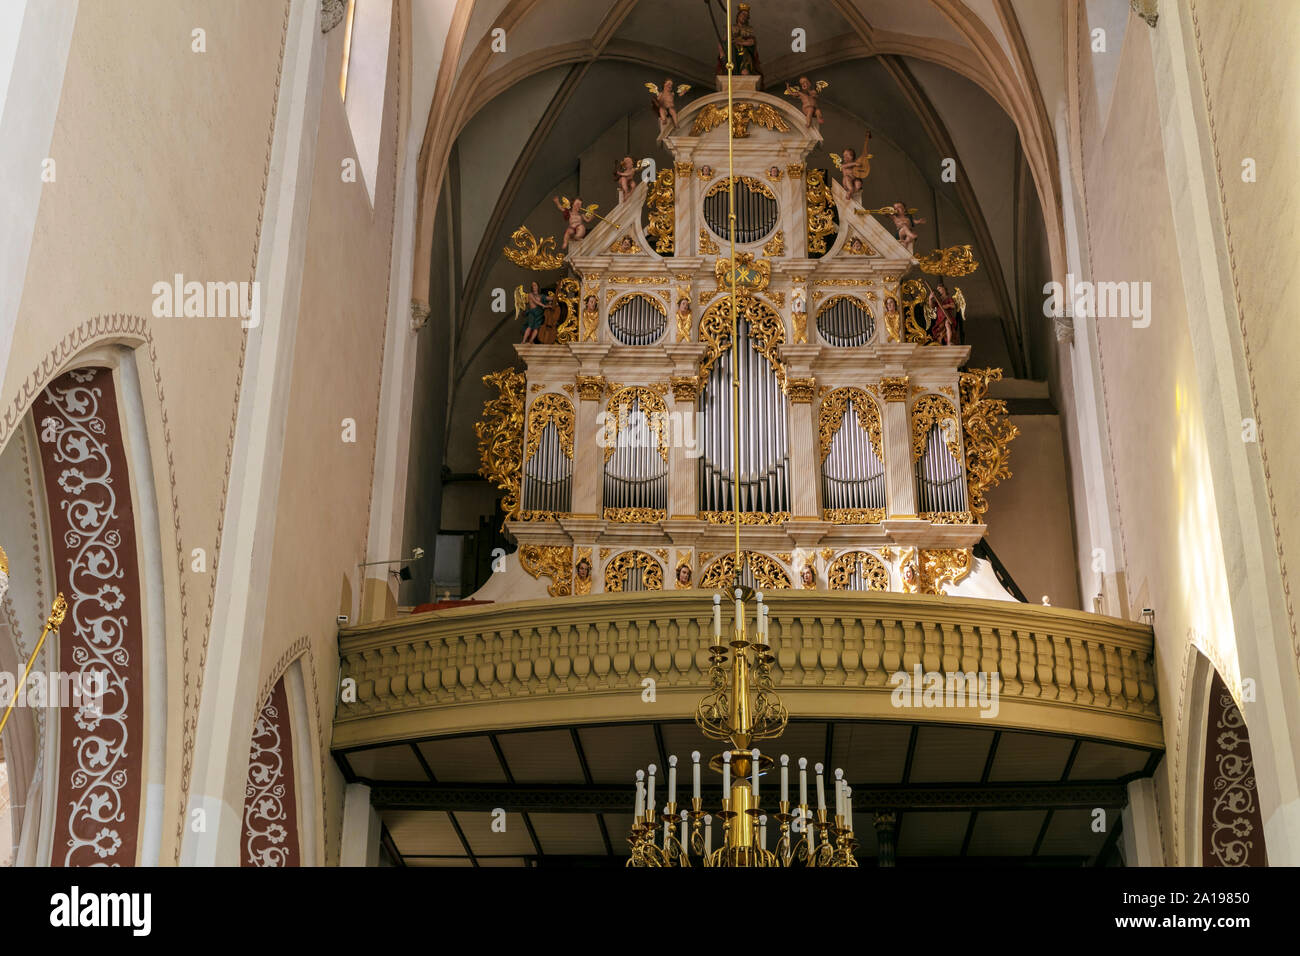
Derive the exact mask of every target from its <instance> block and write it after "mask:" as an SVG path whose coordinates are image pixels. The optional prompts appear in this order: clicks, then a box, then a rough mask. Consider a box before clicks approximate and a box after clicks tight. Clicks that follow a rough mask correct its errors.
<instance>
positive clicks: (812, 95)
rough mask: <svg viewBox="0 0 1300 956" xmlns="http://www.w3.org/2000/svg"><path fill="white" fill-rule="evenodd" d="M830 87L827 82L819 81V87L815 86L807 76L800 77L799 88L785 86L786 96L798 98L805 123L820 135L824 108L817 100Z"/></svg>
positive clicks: (789, 85) (788, 84)
mask: <svg viewBox="0 0 1300 956" xmlns="http://www.w3.org/2000/svg"><path fill="white" fill-rule="evenodd" d="M828 86H830V84H829V83H827V82H826V81H825V80H818V81H817V85H816V86H814V85H813V83H812V81H811V80H809V79H808V77H806V76H801V77H799V85H798V86H794V85H792V84H790V83H787V84H786V85H785V95H786V96H794V97H797V98H798V100H799V105H800V107H801V108H802V109H803V118H804V122H805V123H807V124H808V128H809V129H812V130H817V131H818V132H819V133H820V131H821V125H822V108H821V107H820V106H818V105H817V98H818V97H819V96H820V95H821V92H822V90H824V89H826V87H828ZM813 124H816V125H813Z"/></svg>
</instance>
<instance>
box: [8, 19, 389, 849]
mask: <svg viewBox="0 0 1300 956" xmlns="http://www.w3.org/2000/svg"><path fill="white" fill-rule="evenodd" d="M287 24H288V18H287V4H286V3H282V2H276V3H271V2H252V0H249V2H242V3H232V4H222V5H217V6H209V7H208V8H206V9H204V10H203V11H202V13H201V15H196V13H195V10H194V8H192V7H188V6H187V5H182V4H174V3H170V2H167V0H141V2H138V3H133V4H129V5H118V4H113V5H109V4H97V3H83V4H81V5H80V7H79V11H78V15H77V21H76V25H75V29H74V34H73V40H72V48H71V51H70V54H69V58H68V68H67V73H66V76H65V78H64V83H63V92H62V99H61V102H60V104H59V110H58V115H57V119H56V123H55V128H54V136H53V141H52V145H51V148H50V154H51V157H52V158H54V159H55V161H56V164H57V166H56V170H57V180H56V181H55V182H54V183H48V184H46V185H45V186H44V188H43V193H42V197H41V203H40V208H39V213H38V218H37V223H36V229H35V235H34V239H33V243H32V248H31V254H30V258H29V261H28V268H27V277H26V284H25V287H24V289H23V294H22V301H21V307H20V313H19V321H18V325H17V329H16V331H15V335H14V339H13V345H12V349H11V350H10V353H9V355H8V359H7V365H6V367H5V378H4V384H3V392H2V394H0V408H2V409H6V410H8V409H14V410H16V411H17V410H25V408H26V407H27V406H28V405H29V404H30V398H31V395H32V394H34V392H37V391H39V389H40V387H42V386H43V385H44V383H45V382H46V381H48V380H49V378H51V377H52V376H53V374H55V373H56V372H57V371H58V369H59V368H62V367H64V366H65V365H66V364H68V363H72V362H75V361H76V359H75V356H76V354H77V353H78V352H79V351H81V350H82V349H83V348H84V347H85V346H86V345H87V344H90V343H89V342H88V341H87V338H88V335H89V338H90V340H91V341H93V340H94V337H95V336H94V335H93V334H90V332H89V330H90V329H91V328H93V329H94V330H97V331H98V332H99V333H100V334H101V337H102V338H104V339H106V340H117V339H121V337H120V336H115V335H113V334H112V332H111V331H105V329H111V327H112V323H111V322H101V323H100V324H99V325H93V323H92V320H94V319H96V317H104V316H115V315H122V316H138V317H143V318H144V320H145V324H146V327H147V333H146V337H147V341H145V342H143V343H141V341H140V337H135V338H126V339H124V340H123V341H124V344H126V345H128V346H133V347H134V346H139V348H138V352H137V354H138V356H139V358H138V360H139V361H140V362H141V364H142V386H143V389H144V392H145V394H144V395H143V400H144V404H145V408H146V418H147V419H148V427H149V436H148V438H149V443H150V455H151V457H152V459H153V461H154V472H155V475H154V478H155V482H156V484H157V487H158V499H159V500H158V508H159V511H160V518H161V527H162V540H161V541H159V542H157V543H156V545H155V547H157V548H161V550H162V552H163V566H164V569H165V574H166V577H167V581H166V586H167V591H168V593H167V596H166V601H167V610H168V617H167V637H166V639H167V653H168V661H169V665H171V669H172V678H171V681H170V686H169V687H168V689H167V693H168V717H169V724H170V726H169V728H168V738H167V751H166V761H167V782H166V783H167V786H166V796H165V800H164V804H163V812H164V813H165V815H166V819H165V821H164V824H163V847H162V854H161V855H162V861H163V862H164V863H170V862H172V860H173V859H175V858H177V856H178V854H179V843H178V838H179V833H180V828H181V825H182V821H183V819H184V804H185V799H186V796H185V793H184V788H183V782H182V767H183V765H184V764H185V763H186V762H187V761H188V759H189V756H188V755H189V753H190V750H191V747H192V745H193V739H192V735H193V723H194V720H195V718H196V715H197V712H198V702H199V697H200V685H201V668H202V666H203V663H204V660H205V652H206V648H207V644H208V637H207V633H206V632H207V623H208V621H209V620H210V618H211V605H212V593H213V585H214V579H215V567H216V564H217V562H218V561H219V560H220V559H221V558H222V557H224V556H223V555H221V553H220V547H221V538H220V536H221V520H222V514H223V509H224V504H225V493H226V486H227V475H228V471H229V468H230V463H231V456H232V443H233V435H234V419H235V416H236V414H237V413H240V412H241V410H240V409H239V408H238V397H239V387H240V381H241V375H242V369H243V367H244V361H245V358H246V356H245V354H244V341H245V334H244V332H243V330H242V329H241V327H240V322H239V319H238V318H155V317H154V316H153V314H152V304H153V300H154V294H153V291H152V286H153V284H154V283H155V282H159V281H166V282H170V281H171V279H172V276H173V275H174V274H175V273H182V274H183V275H184V276H185V279H186V280H198V281H200V282H206V281H221V282H225V281H236V282H238V281H245V282H248V281H251V280H252V279H253V271H254V267H255V263H256V261H257V256H258V253H259V242H260V239H261V227H262V223H263V217H264V215H265V212H266V204H267V202H268V197H267V196H266V195H265V194H264V193H265V190H266V183H267V178H268V163H269V159H270V155H269V154H270V142H271V136H272V130H273V122H276V121H280V122H283V121H284V120H285V117H283V116H281V117H278V118H277V117H275V115H274V110H275V106H276V98H277V91H278V85H279V80H280V77H279V72H280V68H281V56H282V52H283V50H282V42H283V41H284V38H285V30H286V27H287ZM394 24H395V27H394V31H395V32H394V41H393V42H392V43H391V44H390V54H389V80H388V83H389V90H388V96H387V102H386V107H385V113H384V119H383V123H382V144H381V149H380V166H379V174H378V184H377V189H376V200H375V208H374V209H373V210H372V209H371V206H370V203H369V200H368V197H367V195H366V190H365V187H364V185H363V184H362V183H361V182H360V180H359V179H358V181H357V182H355V183H344V182H342V180H341V176H340V162H341V160H342V159H343V158H344V157H346V156H350V155H352V154H353V146H352V142H351V135H350V132H349V129H348V126H347V123H346V119H345V117H344V112H343V105H342V103H341V101H340V100H339V95H338V87H337V80H338V70H339V65H340V60H341V55H342V41H343V31H342V30H335V31H333V32H332V33H331V34H330V35H329V36H328V37H326V38H325V39H324V40H322V41H321V42H322V43H324V44H325V47H326V50H327V52H326V54H325V64H326V65H325V69H324V83H325V90H324V96H323V105H322V108H321V115H320V128H319V136H318V140H317V143H316V150H317V153H316V167H315V171H314V175H313V177H312V182H311V184H310V189H311V205H310V213H309V224H308V236H307V250H306V265H305V273H304V278H303V287H302V292H301V297H302V298H301V317H300V320H299V334H298V336H297V340H296V345H295V351H294V355H293V363H292V369H291V370H290V371H289V374H290V375H291V376H292V384H291V387H290V391H289V408H288V414H287V422H288V425H287V429H286V431H285V434H284V436H283V446H282V447H283V454H284V464H283V472H282V479H281V485H280V493H279V496H278V499H277V502H276V529H275V535H276V538H275V545H274V549H273V551H274V553H273V559H272V567H273V571H272V573H271V578H270V587H269V596H268V602H267V608H266V621H267V625H266V635H267V636H266V640H265V642H264V644H263V650H262V666H261V679H260V681H261V683H262V684H264V685H266V686H268V687H269V685H270V683H271V682H273V680H274V677H275V676H276V675H277V674H278V673H279V671H281V670H282V669H283V668H284V667H285V666H286V665H287V664H288V663H289V660H287V659H286V657H287V656H288V655H289V654H295V655H296V654H297V653H299V652H301V651H302V650H303V648H304V642H301V641H300V639H301V638H304V637H305V638H306V641H305V648H306V652H307V656H308V659H309V660H308V662H305V663H304V676H305V677H306V679H307V683H308V688H307V691H308V694H309V695H314V698H315V699H314V700H312V701H310V704H309V707H310V709H311V710H313V711H314V713H313V716H312V720H311V723H312V724H313V726H312V727H310V728H308V732H309V733H311V734H312V735H313V736H314V738H315V741H314V744H315V748H316V751H317V758H316V759H317V765H316V766H315V767H313V768H311V771H310V772H311V773H312V774H315V775H318V776H320V777H321V778H322V779H321V783H319V784H317V789H318V790H319V789H321V788H322V787H323V789H324V814H323V816H322V814H321V813H319V812H318V813H317V814H316V819H317V821H318V822H319V821H323V826H324V829H325V835H326V837H327V839H325V840H324V841H323V845H324V846H325V852H326V856H325V858H326V859H327V860H329V861H333V860H334V859H335V858H336V857H337V851H338V850H337V848H338V837H339V829H340V823H339V821H340V816H341V809H342V798H341V790H340V786H341V778H340V776H339V774H338V772H337V771H336V770H335V769H334V764H333V761H332V760H331V759H330V758H329V756H328V744H329V735H330V729H331V721H332V716H333V701H334V690H335V683H336V680H337V654H336V652H335V648H334V641H335V634H336V624H335V620H334V616H335V614H336V613H337V609H338V605H339V591H340V585H341V583H342V581H343V580H344V577H345V575H346V576H348V577H349V579H350V580H351V581H353V582H355V580H356V577H357V575H356V564H357V562H359V561H361V560H363V555H364V551H365V541H366V532H367V526H368V521H369V509H370V487H371V480H372V475H373V465H374V448H373V446H374V441H375V432H376V419H377V415H378V396H379V376H380V362H381V357H382V350H383V345H384V334H385V333H384V330H385V325H386V320H387V313H388V301H387V296H388V281H389V264H390V256H391V254H392V251H393V250H392V248H391V246H392V235H393V220H394V210H393V205H394V198H393V197H394V182H395V174H396V169H397V163H396V156H397V155H398V148H399V143H398V139H397V125H398V122H399V120H400V119H401V117H402V115H403V113H399V104H398V97H397V93H398V85H399V80H398V77H399V76H400V72H399V70H398V65H397V64H398V52H397V50H398V44H397V42H396V29H397V26H396V24H397V19H396V17H395V19H394ZM196 27H201V28H203V29H204V30H205V31H206V38H205V39H206V47H207V50H206V52H205V53H197V52H192V50H191V30H193V29H194V28H196ZM404 106H405V105H404V104H402V108H403V111H404ZM307 123H308V128H309V129H310V128H311V127H312V125H313V119H312V118H308V120H307ZM37 174H39V170H38V171H35V172H34V173H33V175H37ZM272 198H273V197H272ZM88 323H92V324H91V325H90V326H88ZM51 356H54V357H53V359H51ZM155 359H156V360H155ZM242 411H244V412H245V413H246V412H247V410H242ZM344 418H353V419H355V421H356V426H357V427H356V442H355V444H346V443H344V442H343V441H342V440H341V428H340V423H341V420H342V419H344ZM11 438H12V429H11V428H10V427H6V429H5V432H4V433H3V434H2V435H0V442H3V443H7V442H8V441H9V439H11ZM173 506H174V507H173ZM194 548H203V549H204V550H205V552H206V558H207V571H206V572H205V573H198V572H194V571H191V570H190V563H191V551H192V549H194ZM213 639H214V640H215V639H217V638H216V636H215V635H214V637H213ZM295 642H298V643H297V644H296V646H295ZM291 649H292V650H291ZM182 662H183V663H182ZM253 717H254V715H253V714H251V713H250V714H248V715H247V717H246V719H247V724H248V728H249V733H250V734H251V729H252V722H253ZM242 770H243V767H242V766H240V772H241V773H242ZM305 836H306V835H305ZM309 838H311V839H315V840H317V841H318V842H319V841H320V837H319V836H311V837H309ZM318 858H320V857H319V856H318Z"/></svg>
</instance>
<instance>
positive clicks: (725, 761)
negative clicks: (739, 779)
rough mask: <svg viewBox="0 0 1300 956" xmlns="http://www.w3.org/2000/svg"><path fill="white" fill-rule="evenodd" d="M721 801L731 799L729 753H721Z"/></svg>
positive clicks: (726, 751) (728, 751) (727, 751)
mask: <svg viewBox="0 0 1300 956" xmlns="http://www.w3.org/2000/svg"><path fill="white" fill-rule="evenodd" d="M722 799H723V800H730V799H731V751H730V750H724V751H723V753H722Z"/></svg>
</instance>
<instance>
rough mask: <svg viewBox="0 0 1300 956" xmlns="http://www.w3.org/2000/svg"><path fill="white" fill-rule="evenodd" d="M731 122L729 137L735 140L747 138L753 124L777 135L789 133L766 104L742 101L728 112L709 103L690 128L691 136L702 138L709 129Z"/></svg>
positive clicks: (781, 120) (721, 106) (724, 107)
mask: <svg viewBox="0 0 1300 956" xmlns="http://www.w3.org/2000/svg"><path fill="white" fill-rule="evenodd" d="M728 118H730V120H731V135H732V137H733V138H735V139H745V138H746V137H748V136H749V126H750V124H751V123H752V124H754V125H756V126H762V127H764V128H765V129H770V130H774V131H776V132H778V133H788V132H790V126H789V124H787V123H786V121H785V120H783V119H782V118H781V114H780V113H778V112H777V111H776V110H774V109H773V108H772V107H771V106H769V105H767V104H766V103H751V102H749V101H747V100H742V101H741V102H739V103H735V104H734V105H733V108H732V109H730V110H728V109H727V107H726V106H725V105H721V104H718V103H710V104H708V105H707V106H705V107H704V109H702V110H700V112H699V113H698V114H697V115H696V117H695V122H694V124H692V126H691V135H692V136H702V135H704V134H705V133H707V132H709V130H711V129H716V128H717V127H719V126H721V125H722V124H723V123H725V122H727V120H728Z"/></svg>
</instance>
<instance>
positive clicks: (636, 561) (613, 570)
mask: <svg viewBox="0 0 1300 956" xmlns="http://www.w3.org/2000/svg"><path fill="white" fill-rule="evenodd" d="M633 568H640V569H641V581H642V584H643V585H644V588H643V590H646V591H662V590H663V589H664V572H663V568H662V567H660V566H659V562H658V561H656V560H655V559H654V558H652V557H651V556H650V555H648V554H646V553H645V552H644V551H624V552H623V553H622V554H619V555H616V556H615V557H614V560H612V561H610V562H609V563H608V564H606V565H605V590H606V591H622V590H623V586H624V584H626V583H627V573H628V572H629V571H631V570H632V569H633Z"/></svg>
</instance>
